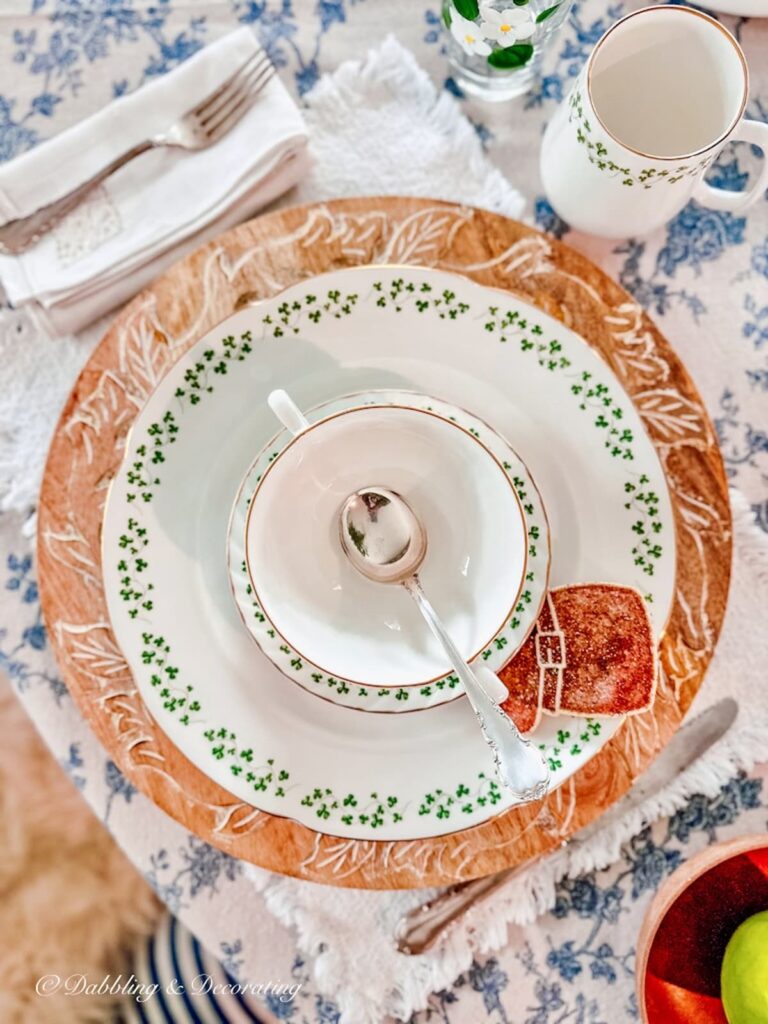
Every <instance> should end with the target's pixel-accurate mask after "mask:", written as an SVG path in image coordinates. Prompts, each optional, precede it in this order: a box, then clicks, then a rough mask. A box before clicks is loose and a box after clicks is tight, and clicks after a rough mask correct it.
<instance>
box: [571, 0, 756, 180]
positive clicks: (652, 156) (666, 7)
mask: <svg viewBox="0 0 768 1024" xmlns="http://www.w3.org/2000/svg"><path fill="white" fill-rule="evenodd" d="M651 11H653V13H654V14H657V13H658V12H659V11H674V12H675V13H679V14H692V15H694V17H696V18H701V19H702V20H703V21H708V22H709V23H710V25H712V26H713V28H716V29H717V30H718V31H719V32H721V33H722V34H723V35H724V36H725V38H726V39H727V40H728V42H729V43H730V44H731V46H732V47H733V48H734V50H735V51H736V55H737V56H738V58H739V61H740V62H741V69H742V71H743V72H744V91H743V95H742V98H741V104H740V106H739V110H738V113H737V114H736V116H735V117H734V119H733V121H732V122H731V124H730V125H729V126H728V128H727V129H726V131H724V132H723V134H722V135H721V136H720V137H719V138H718V139H716V140H715V141H714V142H711V143H709V145H707V146H704V147H703V148H702V149H697V150H695V152H693V153H678V154H675V155H674V156H659V155H658V154H657V153H644V152H643V151H642V150H640V149H635V148H634V147H633V146H629V145H627V143H626V142H622V140H621V139H619V138H617V137H616V136H615V135H614V134H613V132H612V131H611V130H610V129H609V128H608V127H607V126H606V125H605V123H604V122H603V119H602V118H601V117H600V114H599V112H598V109H597V107H596V106H595V101H594V99H593V96H592V69H593V65H594V62H595V58H596V57H597V55H598V53H599V52H600V50H601V48H602V46H603V44H604V43H605V41H606V39H608V37H609V36H610V35H612V34H613V33H614V32H615V31H616V29H618V28H619V27H620V26H621V25H623V24H624V23H625V22H627V21H630V20H631V19H632V18H637V17H638V16H639V15H641V14H648V13H650V12H651ZM586 85H587V96H588V97H589V104H590V106H591V107H592V110H593V111H594V114H595V117H596V118H597V120H598V122H599V124H600V127H601V128H602V129H603V131H604V132H605V133H606V135H608V136H609V137H610V138H611V139H613V141H614V142H615V143H616V145H617V146H621V148H622V149H625V150H626V151H627V152H628V153H634V154H635V156H642V157H644V158H646V159H648V160H666V161H669V162H670V163H675V162H677V161H679V160H690V159H692V158H693V157H697V156H703V155H704V154H705V153H709V152H710V151H711V150H713V149H716V148H717V147H718V146H719V145H720V144H721V143H723V142H725V140H726V139H727V138H728V136H729V135H730V134H731V132H733V131H734V129H735V128H736V125H737V124H738V123H739V121H741V119H742V117H743V116H744V111H745V110H746V107H747V101H748V99H749V67H748V66H747V58H746V57H745V56H744V51H743V50H742V48H741V46H740V45H739V43H738V40H737V39H736V38H735V37H734V36H733V35H732V34H731V33H730V32H729V31H728V29H727V28H725V26H723V25H721V24H720V22H719V21H716V20H715V18H713V17H711V16H710V15H709V14H705V13H704V12H703V11H697V10H695V8H693V7H685V6H682V5H681V6H679V7H678V6H676V5H673V4H660V5H659V6H657V7H641V8H640V9H639V10H637V11H632V12H631V13H630V14H625V15H624V17H623V18H620V19H619V20H618V21H617V22H614V24H613V25H611V27H610V28H609V29H608V31H607V32H606V33H605V34H604V35H603V36H601V37H600V39H598V41H597V43H596V44H595V48H594V49H593V50H592V53H591V54H590V55H589V59H588V60H587V66H586Z"/></svg>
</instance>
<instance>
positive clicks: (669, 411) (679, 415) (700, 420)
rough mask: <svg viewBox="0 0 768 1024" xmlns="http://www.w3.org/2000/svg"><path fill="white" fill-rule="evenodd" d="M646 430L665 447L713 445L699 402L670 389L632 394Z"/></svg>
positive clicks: (704, 446) (712, 438)
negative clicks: (694, 401) (695, 402)
mask: <svg viewBox="0 0 768 1024" xmlns="http://www.w3.org/2000/svg"><path fill="white" fill-rule="evenodd" d="M632 401H633V402H634V403H635V406H636V407H637V410H638V412H639V413H640V416H641V417H642V419H643V422H644V423H645V425H646V427H647V428H648V433H649V434H650V435H651V437H652V438H653V439H654V441H658V442H660V443H661V444H662V445H663V446H664V447H665V448H674V447H679V446H680V445H693V446H694V447H695V448H702V449H704V448H708V447H710V446H711V445H712V444H714V437H713V434H712V428H711V427H710V426H709V423H708V420H707V417H706V414H705V413H704V410H703V409H702V408H701V406H700V405H695V404H694V403H693V402H691V401H690V399H688V398H686V397H685V396H683V395H681V394H680V393H679V392H678V391H677V390H673V389H672V388H654V389H652V390H649V391H640V392H635V394H633V396H632Z"/></svg>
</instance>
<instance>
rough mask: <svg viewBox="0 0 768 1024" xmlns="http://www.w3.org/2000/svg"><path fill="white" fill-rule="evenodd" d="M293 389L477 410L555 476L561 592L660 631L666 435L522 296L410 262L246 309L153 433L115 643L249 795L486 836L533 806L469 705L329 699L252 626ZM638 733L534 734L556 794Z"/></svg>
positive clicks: (158, 418) (309, 401)
mask: <svg viewBox="0 0 768 1024" xmlns="http://www.w3.org/2000/svg"><path fill="white" fill-rule="evenodd" d="M276 387H286V388H288V389H289V390H290V391H291V394H292V396H293V398H294V399H295V400H296V401H297V402H298V403H299V405H300V406H302V407H304V408H311V407H312V406H314V405H316V404H318V403H319V402H323V401H328V400H330V399H331V398H333V397H334V396H336V395H339V394H345V393H350V392H353V391H360V390H368V389H372V388H395V389H401V388H404V389H406V390H416V391H421V392H424V393H427V394H435V395H439V396H441V397H443V398H445V400H446V401H450V402H454V403H455V404H457V405H460V406H462V407H463V408H466V409H468V410H470V411H473V412H476V413H477V414H478V415H480V416H482V418H483V419H485V420H487V421H488V422H489V423H490V424H491V425H492V426H493V427H494V428H495V429H497V430H498V431H499V432H500V433H501V434H502V436H504V437H507V438H509V440H510V442H511V443H512V444H513V446H514V447H515V448H517V449H518V450H519V451H520V453H521V455H522V457H523V458H524V459H525V461H526V464H527V465H528V466H529V467H530V470H531V473H532V475H533V477H534V479H535V480H536V481H537V484H538V486H539V489H540V491H541V493H542V497H543V499H544V504H545V507H546V509H547V514H548V517H549V521H550V529H551V538H552V567H551V577H550V582H551V585H559V584H564V583H576V582H586V581H606V582H617V583H623V584H628V585H631V586H635V587H638V588H639V589H640V590H641V592H642V593H643V594H644V595H646V598H647V600H648V603H649V605H648V606H649V611H650V614H651V617H652V621H653V623H654V627H655V629H656V630H657V632H660V630H661V629H662V627H663V625H664V623H665V622H666V619H667V616H668V613H669V609H670V606H671V601H672V596H673V588H674V574H675V542H674V524H673V519H672V511H671V507H670V502H669V495H668V493H667V489H666V484H665V479H664V475H663V472H662V469H661V466H660V464H659V461H658V459H657V457H656V453H655V451H654V449H653V446H652V445H651V442H650V440H649V439H648V437H647V435H646V433H645V430H644V428H643V426H642V423H641V421H640V419H639V416H638V414H637V412H636V411H635V409H634V407H633V405H632V403H631V401H630V400H629V398H628V396H627V395H626V394H625V392H624V391H623V390H622V388H621V386H620V384H619V383H618V382H617V380H616V378H615V377H614V376H613V374H612V373H611V371H610V369H609V368H608V366H607V365H606V364H605V363H604V361H603V360H602V359H601V358H600V357H599V355H598V354H597V353H596V352H595V351H593V350H592V349H590V347H589V346H588V345H587V344H586V343H585V342H583V341H582V340H581V339H580V338H578V337H577V336H576V335H575V334H573V333H572V332H571V331H569V330H568V329H567V328H566V327H564V326H563V325H562V324H560V323H558V322H557V321H555V320H553V319H552V318H550V317H548V316H546V315H545V314H543V313H541V312H539V311H538V310H536V309H534V308H533V307H532V306H529V305H528V304H527V303H525V302H524V301H522V300H521V299H519V298H517V297H515V296H511V295H509V294H506V293H504V292H500V291H496V290H493V289H489V288H485V287H482V286H480V285H477V284H475V283H473V282H471V281H468V280H466V279H463V278H461V277H457V276H454V275H450V274H445V273H442V272H438V271H433V270H427V269H422V268H405V267H403V268H391V267H366V268H360V269H354V270H344V271H338V272H335V273H330V274H327V275H323V276H321V277H317V278H313V279H310V280H308V281H306V282H302V283H301V284H298V285H296V286H294V287H292V288H289V289H287V290H286V291H285V292H282V293H281V294H280V295H279V296H276V297H275V298H273V299H270V300H267V301H265V302H263V303H261V304H259V305H258V306H255V307H253V308H249V309H245V310H242V311H241V312H239V313H237V314H235V315H234V316H232V317H230V318H229V319H228V320H227V321H226V322H225V323H224V324H222V325H220V326H219V327H217V328H216V329H215V330H213V331H211V332H210V333H209V334H208V335H207V336H206V337H205V338H203V339H202V340H201V342H200V343H199V344H197V345H196V346H194V348H193V349H191V350H190V351H189V352H188V353H186V354H185V355H184V356H183V357H182V358H181V359H180V360H179V362H178V363H177V364H176V365H175V366H174V367H173V368H172V369H171V371H170V372H169V373H168V375H167V376H166V377H165V378H164V379H163V380H162V382H161V383H160V384H159V386H158V388H157V390H156V391H155V392H154V393H153V395H152V396H151V397H150V399H149V401H148V402H147V404H146V406H145V407H144V409H143V411H142V412H141V414H140V415H139V417H138V418H137V420H136V422H135V425H134V427H133V430H132V432H131V434H130V437H129V440H128V444H127V450H126V456H125V460H124V463H123V465H122V467H121V469H120V471H119V472H118V474H117V476H116V477H115V479H114V481H113V483H112V486H111V489H110V494H109V498H108V502H107V507H106V511H105V518H104V527H103V566H104V582H105V589H106V596H107V603H108V607H109V612H110V616H111V620H112V624H113V627H114V631H115V635H116V637H117V640H118V642H119V644H120V646H121V648H122V650H123V652H124V654H125V657H126V659H127V660H128V662H129V664H130V666H131V669H132V671H133V673H134V676H135V679H136V683H137V686H138V687H139V689H140V692H141V694H142V697H143V699H144V701H145V703H146V706H147V708H148V710H149V711H150V713H151V714H153V715H154V717H155V718H156V720H157V722H158V723H159V725H160V726H161V727H162V728H163V729H164V730H165V732H166V733H167V735H168V736H169V738H170V739H171V740H172V742H173V743H175V744H176V746H177V747H178V748H179V749H180V750H181V751H182V752H183V753H184V754H185V755H186V756H187V757H188V758H189V759H190V761H192V762H193V763H194V764H195V765H196V766H197V767H198V768H200V769H201V770H202V771H203V772H205V773H207V774H208V775H209V776H210V777H211V778H212V779H214V780H215V781H216V782H218V783H219V784H221V785H222V786H224V787H225V788H226V789H228V790H230V791H231V792H232V793H233V794H235V795H236V796H237V797H238V798H239V799H241V800H245V801H247V802H250V803H251V804H253V805H255V806H256V807H259V808H261V809H263V810H265V811H269V812H270V813H272V814H277V815H283V816H288V817H291V818H294V819H296V820H297V821H300V822H302V823H303V824H305V825H307V826H309V827H310V828H315V829H317V830H319V831H322V832H326V833H330V834H333V835H339V836H345V837H350V838H360V839H415V838H422V837H427V836H437V835H443V834H445V833H448V832H452V831H456V830H458V829H462V828H467V827H470V826H473V825H476V824H479V823H480V822H482V821H485V820H487V819H489V818H491V817H493V816H494V815H496V814H499V813H500V812H501V811H503V810H505V809H506V808H508V807H510V806H511V805H512V804H513V803H514V801H513V799H512V798H511V797H510V796H509V794H508V793H507V792H506V791H502V790H501V789H500V787H499V785H498V783H497V782H496V780H495V778H494V768H493V758H492V755H491V753H490V751H489V749H488V747H487V746H486V744H485V743H484V742H483V739H482V737H481V735H480V732H479V730H478V728H477V724H476V722H475V719H474V716H473V714H472V713H471V711H470V709H469V707H468V704H467V702H466V701H465V700H458V701H453V702H452V703H450V704H445V705H442V706H441V707H436V708H431V709H429V710H426V711H423V712H420V713H419V714H414V715H364V714H360V713H358V712H356V711H353V710H350V709H347V708H341V707H338V706H336V705H333V704H331V703H329V702H328V701H322V700H318V699H317V698H316V697H315V696H313V695H312V694H310V693H307V692H305V691H304V690H302V689H301V688H300V687H298V686H286V683H285V678H284V677H283V676H282V674H281V673H280V672H279V671H278V670H277V669H276V668H275V667H274V666H273V665H272V664H271V663H270V662H269V661H268V660H267V659H266V658H265V657H264V656H263V655H261V654H260V652H259V651H258V650H257V649H256V647H255V645H254V644H253V642H252V640H251V638H250V637H249V636H248V634H247V632H246V630H245V628H244V626H243V623H242V621H241V619H240V617H239V615H238V614H237V610H236V608H235V606H234V602H233V600H232V595H231V593H230V589H229V579H228V572H227V564H226V558H225V557H224V551H225V542H226V533H227V524H228V519H229V513H230V508H231V505H232V501H233V500H234V496H235V494H236V492H237V488H238V484H239V482H240V480H241V479H242V478H243V476H244V474H245V472H246V470H247V468H248V465H249V464H250V462H251V460H252V459H253V456H254V454H255V453H256V452H258V450H259V449H260V448H261V447H262V445H264V444H265V443H266V441H267V440H268V439H269V437H270V436H272V434H273V433H274V422H273V420H272V417H271V413H270V412H269V410H268V409H267V407H266V396H267V394H268V393H269V391H271V390H272V389H274V388H276ZM619 725H620V721H619V720H616V719H602V720H584V719H578V718H570V717H566V716H557V717H551V718H549V717H548V718H546V720H544V721H543V722H542V723H541V725H540V726H539V727H538V728H537V730H536V734H535V738H536V740H537V741H538V743H539V745H540V746H541V748H542V749H543V750H545V751H546V753H547V756H548V758H549V762H550V767H551V770H552V782H553V785H559V784H561V783H562V782H563V781H564V780H565V779H567V778H568V777H569V776H570V775H571V774H573V772H575V771H576V770H577V769H578V768H580V767H581V766H582V765H583V764H584V763H585V762H586V761H587V760H588V759H589V758H590V757H592V756H593V755H594V753H595V752H596V751H597V750H598V749H600V747H602V746H603V745H604V743H605V742H606V741H607V740H608V739H609V738H610V736H611V735H613V733H614V732H615V731H616V729H617V728H618V727H619Z"/></svg>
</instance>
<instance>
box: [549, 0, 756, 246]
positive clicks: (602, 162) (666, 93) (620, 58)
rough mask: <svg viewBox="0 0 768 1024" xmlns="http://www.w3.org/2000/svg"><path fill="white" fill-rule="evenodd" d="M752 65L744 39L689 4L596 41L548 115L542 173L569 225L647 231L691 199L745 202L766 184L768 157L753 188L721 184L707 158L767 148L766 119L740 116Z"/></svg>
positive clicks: (649, 11) (600, 231)
mask: <svg viewBox="0 0 768 1024" xmlns="http://www.w3.org/2000/svg"><path fill="white" fill-rule="evenodd" d="M748 94H749V75H748V71H747V64H746V61H745V59H744V54H743V53H742V50H741V47H740V46H739V44H738V43H737V42H736V40H735V39H734V38H733V36H732V35H731V34H730V33H729V32H728V31H727V30H726V29H725V28H723V26H722V25H720V24H719V22H717V21H715V20H714V18H710V17H709V16H708V15H706V14H702V13H701V12H700V11H695V10H692V9H691V8H689V7H671V6H661V7H646V8H643V9H642V10H639V11H635V12H634V13H632V14H629V15H627V17H626V18H623V19H622V20H621V21H618V22H617V23H616V24H615V25H613V26H612V27H611V28H610V29H609V30H608V31H607V32H606V34H605V35H604V36H603V37H602V39H601V40H600V41H599V42H598V43H597V45H596V46H595V48H594V50H593V51H592V54H591V55H590V58H589V60H588V61H587V64H586V66H585V67H584V69H583V70H582V72H581V74H580V75H579V77H578V79H577V80H576V84H575V85H574V87H573V89H572V90H571V93H570V95H569V97H568V99H567V100H565V101H564V102H563V103H562V104H561V105H560V107H559V108H558V110H557V111H556V112H555V115H554V117H553V118H552V120H551V121H550V123H549V125H548V127H547V130H546V132H545V134H544V139H543V142H542V149H541V177H542V182H543V184H544V189H545V191H546V193H547V197H548V198H549V201H550V203H551V204H552V206H553V207H554V209H555V211H556V212H557V213H558V214H559V215H560V216H561V217H562V218H563V219H564V220H565V221H567V222H568V223H569V224H570V225H571V226H572V227H574V228H576V229H578V230H580V231H586V232H589V233H591V234H595V235H603V236H605V237H606V238H623V237H626V236H628V235H645V234H648V233H649V232H650V231H653V230H655V229H656V228H658V227H660V226H661V225H663V224H665V223H666V222H667V221H668V220H670V218H672V217H674V216H675V214H676V213H678V212H679V211H680V210H681V209H682V207H683V206H685V204H686V203H687V202H688V200H689V199H690V198H691V197H693V198H695V199H697V200H698V201H699V202H701V203H703V204H704V205H706V206H709V207H711V208H713V209H717V210H731V211H736V210H743V209H745V208H746V207H747V206H750V205H751V204H752V203H754V202H756V201H757V200H758V199H759V198H760V197H761V196H762V194H763V191H764V190H765V188H766V186H768V159H764V160H763V164H762V167H761V171H760V174H759V175H758V178H757V181H756V182H754V184H753V185H752V187H751V188H750V189H749V190H748V191H746V192H731V191H727V190H723V189H715V188H712V187H711V186H710V185H707V183H706V182H705V181H704V174H705V172H706V169H707V167H708V166H709V165H710V164H711V163H712V161H713V160H714V159H715V157H716V156H717V154H718V153H719V152H720V150H721V149H722V147H723V146H724V145H725V144H726V143H727V142H729V141H732V140H736V139H742V140H745V141H748V142H751V143H754V144H755V145H757V146H759V147H760V148H761V149H762V150H763V154H764V157H765V156H768V124H763V123H762V122H759V121H749V120H744V119H743V118H742V115H743V113H744V108H745V106H746V103H747V97H748Z"/></svg>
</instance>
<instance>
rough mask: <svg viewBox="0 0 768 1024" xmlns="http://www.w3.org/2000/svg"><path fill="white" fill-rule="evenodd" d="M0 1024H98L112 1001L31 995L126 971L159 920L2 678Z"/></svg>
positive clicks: (148, 894)
mask: <svg viewBox="0 0 768 1024" xmlns="http://www.w3.org/2000/svg"><path fill="white" fill-rule="evenodd" d="M0 722H2V735H3V745H2V747H0V1021H2V1024H102V1022H107V1021H111V1020H112V1019H113V1017H114V1009H115V1007H114V1002H113V1001H112V1000H111V999H110V997H98V996H64V995H52V996H49V997H47V998H43V997H40V996H38V995H37V994H36V993H35V984H36V982H37V980H38V978H40V977H41V976H42V975H45V974H58V975H60V976H61V977H62V978H64V977H68V976H69V975H71V974H86V975H89V976H90V977H91V978H93V979H96V978H101V977H103V976H104V975H105V974H106V973H110V972H111V973H115V974H116V973H119V972H120V971H121V970H122V971H123V972H124V973H125V972H126V969H128V970H130V962H129V959H128V950H129V948H130V946H131V945H132V944H133V943H134V942H135V941H136V939H137V938H138V936H140V935H144V934H148V933H149V932H150V931H151V930H152V928H153V925H154V922H155V921H156V920H157V917H158V915H159V905H158V903H157V900H156V899H155V897H154V895H153V894H152V891H151V889H150V888H149V886H148V885H147V884H146V882H145V881H144V880H143V879H142V878H141V877H140V875H139V874H138V873H137V872H136V870H135V869H134V868H133V866H132V865H131V864H130V862H129V861H128V860H127V859H126V857H125V855H124V854H123V853H122V852H121V851H120V850H119V849H118V847H117V846H116V844H115V843H114V842H113V840H112V838H111V837H110V835H109V833H108V832H107V831H106V829H105V828H104V827H103V826H102V825H101V823H100V822H99V821H97V819H96V818H95V817H94V816H93V814H92V813H91V811H90V810H89V808H88V807H87V805H86V804H85V802H84V801H83V799H82V798H81V797H80V795H79V794H78V793H77V791H76V790H75V788H74V787H73V786H72V784H71V783H70V782H69V780H68V779H67V778H66V776H65V775H64V774H63V772H62V771H61V769H60V768H59V766H58V765H57V764H56V762H55V760H54V759H53V758H52V756H51V755H50V754H49V752H48V750H47V749H46V747H45V746H44V744H43V742H42V741H41V739H40V738H39V736H38V735H37V733H36V732H35V729H34V726H33V725H32V723H31V722H30V721H29V719H28V718H27V716H26V715H25V713H24V711H23V709H22V708H21V706H20V704H19V703H18V701H17V700H16V698H15V697H14V695H13V693H12V691H11V688H10V686H9V684H8V682H7V680H6V679H5V678H4V677H3V676H2V675H0Z"/></svg>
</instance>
